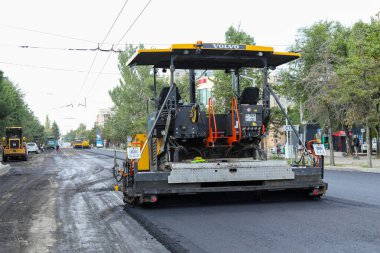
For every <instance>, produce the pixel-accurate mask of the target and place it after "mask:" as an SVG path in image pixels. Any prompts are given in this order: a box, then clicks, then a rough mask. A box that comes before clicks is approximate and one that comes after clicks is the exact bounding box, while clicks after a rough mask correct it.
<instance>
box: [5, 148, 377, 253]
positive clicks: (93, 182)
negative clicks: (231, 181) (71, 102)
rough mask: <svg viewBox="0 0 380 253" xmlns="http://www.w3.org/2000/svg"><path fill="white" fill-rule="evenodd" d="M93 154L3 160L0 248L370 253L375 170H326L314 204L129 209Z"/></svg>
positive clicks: (221, 200) (275, 199)
mask: <svg viewBox="0 0 380 253" xmlns="http://www.w3.org/2000/svg"><path fill="white" fill-rule="evenodd" d="M94 152H96V153H102V152H103V151H102V150H90V152H87V151H82V150H72V149H63V150H62V152H61V153H60V154H55V153H54V152H44V153H42V154H39V155H32V156H31V158H30V160H29V161H27V162H17V161H13V162H10V163H9V164H10V170H9V172H7V173H4V174H3V175H2V176H0V252H165V251H168V249H169V250H171V251H172V252H218V253H222V252H380V197H379V195H378V192H379V191H380V184H379V182H380V174H378V173H368V172H354V171H334V170H326V172H325V181H326V182H328V183H329V189H328V192H327V194H326V195H325V196H324V197H323V198H322V199H321V200H319V201H311V200H305V199H304V198H299V197H297V196H288V195H285V194H280V195H270V196H267V197H264V198H262V199H260V200H259V199H256V198H254V199H251V198H250V196H249V197H248V196H235V195H232V196H230V195H218V196H214V195H213V196H211V197H210V196H187V197H183V198H178V197H177V198H170V199H163V200H162V202H161V203H160V204H158V205H155V206H151V207H145V208H142V207H134V208H132V207H129V206H125V205H124V204H123V202H122V199H121V193H120V192H113V191H112V188H113V184H114V181H113V179H112V174H111V170H110V168H111V167H112V165H113V159H112V158H111V156H112V155H113V152H112V151H111V152H109V153H107V154H105V155H100V154H96V153H94ZM119 155H120V158H121V159H122V158H123V157H124V155H123V154H119ZM348 169H349V168H348ZM159 200H161V199H159ZM145 229H146V230H147V231H148V232H147V231H146V230H145ZM162 244H163V245H162ZM165 247H166V248H165Z"/></svg>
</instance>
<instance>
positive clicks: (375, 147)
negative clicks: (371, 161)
mask: <svg viewBox="0 0 380 253" xmlns="http://www.w3.org/2000/svg"><path fill="white" fill-rule="evenodd" d="M362 150H363V153H367V143H366V142H364V143H363V145H362ZM376 150H377V141H376V138H373V139H372V152H376Z"/></svg>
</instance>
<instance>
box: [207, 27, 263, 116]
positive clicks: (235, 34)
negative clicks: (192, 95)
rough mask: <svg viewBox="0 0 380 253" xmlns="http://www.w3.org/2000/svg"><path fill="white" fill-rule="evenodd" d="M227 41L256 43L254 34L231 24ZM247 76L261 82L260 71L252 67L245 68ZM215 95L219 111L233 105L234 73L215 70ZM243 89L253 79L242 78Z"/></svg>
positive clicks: (216, 106) (226, 36)
mask: <svg viewBox="0 0 380 253" xmlns="http://www.w3.org/2000/svg"><path fill="white" fill-rule="evenodd" d="M225 42H226V43H231V44H246V45H254V44H255V41H254V38H253V37H252V36H250V35H249V34H247V33H246V32H244V31H242V30H241V29H240V26H238V27H233V26H230V27H229V28H228V29H227V31H226V33H225ZM240 71H243V74H244V75H245V76H249V77H251V78H254V79H256V80H257V82H256V83H259V76H260V75H259V72H257V71H253V70H252V69H244V70H240ZM212 81H213V82H214V88H213V95H214V97H215V101H216V102H215V109H216V110H217V111H219V112H223V111H227V110H229V109H230V107H231V100H232V97H233V96H234V94H235V93H236V91H235V90H234V89H233V87H232V74H226V73H225V71H215V77H214V79H213V80H212ZM240 86H241V90H243V89H244V88H245V87H247V86H252V80H247V79H243V78H242V79H241V80H240Z"/></svg>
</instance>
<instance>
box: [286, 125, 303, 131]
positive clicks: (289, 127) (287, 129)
mask: <svg viewBox="0 0 380 253" xmlns="http://www.w3.org/2000/svg"><path fill="white" fill-rule="evenodd" d="M282 128H283V129H284V131H285V132H289V131H293V129H292V126H291V125H284V126H283V127H282ZM294 128H295V129H296V131H297V132H299V131H300V130H299V128H300V126H299V125H294Z"/></svg>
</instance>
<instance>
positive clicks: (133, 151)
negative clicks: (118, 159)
mask: <svg viewBox="0 0 380 253" xmlns="http://www.w3.org/2000/svg"><path fill="white" fill-rule="evenodd" d="M127 157H128V159H131V160H135V159H140V158H141V151H140V147H128V148H127Z"/></svg>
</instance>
